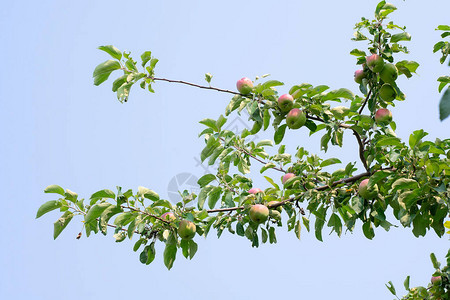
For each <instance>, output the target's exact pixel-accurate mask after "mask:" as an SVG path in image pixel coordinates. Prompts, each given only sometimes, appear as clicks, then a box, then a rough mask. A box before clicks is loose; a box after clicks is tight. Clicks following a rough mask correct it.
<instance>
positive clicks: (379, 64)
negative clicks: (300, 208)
mask: <svg viewBox="0 0 450 300" xmlns="http://www.w3.org/2000/svg"><path fill="white" fill-rule="evenodd" d="M366 65H367V67H369V69H370V70H372V72H375V73H378V72H380V71H381V70H383V66H384V61H383V58H382V57H381V56H379V55H378V54H372V55H371V56H367V57H366Z"/></svg>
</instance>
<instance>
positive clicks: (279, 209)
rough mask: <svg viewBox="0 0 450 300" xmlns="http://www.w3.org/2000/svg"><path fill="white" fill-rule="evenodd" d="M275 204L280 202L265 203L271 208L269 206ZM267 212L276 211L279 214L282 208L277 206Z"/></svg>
mask: <svg viewBox="0 0 450 300" xmlns="http://www.w3.org/2000/svg"><path fill="white" fill-rule="evenodd" d="M277 203H280V202H278V201H270V202H269V203H267V205H268V206H271V205H274V204H277ZM269 210H276V211H279V212H281V211H282V210H283V208H282V207H281V205H280V206H277V207H275V208H269Z"/></svg>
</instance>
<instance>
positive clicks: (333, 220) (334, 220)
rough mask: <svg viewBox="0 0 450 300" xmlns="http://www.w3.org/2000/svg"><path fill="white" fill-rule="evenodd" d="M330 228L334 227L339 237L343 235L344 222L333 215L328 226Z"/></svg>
mask: <svg viewBox="0 0 450 300" xmlns="http://www.w3.org/2000/svg"><path fill="white" fill-rule="evenodd" d="M327 226H328V227H333V230H334V231H335V232H336V234H337V235H338V236H341V234H342V222H341V219H340V218H339V216H338V215H336V214H335V213H333V214H332V215H331V217H330V220H329V221H328V224H327Z"/></svg>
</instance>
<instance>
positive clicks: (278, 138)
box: [273, 124, 287, 145]
mask: <svg viewBox="0 0 450 300" xmlns="http://www.w3.org/2000/svg"><path fill="white" fill-rule="evenodd" d="M286 127H287V125H286V124H283V125H281V126H280V127H278V129H277V131H275V135H274V138H273V139H274V141H275V144H277V145H278V144H279V143H281V141H282V140H283V138H284V133H285V132H286Z"/></svg>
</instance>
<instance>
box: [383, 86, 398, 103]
mask: <svg viewBox="0 0 450 300" xmlns="http://www.w3.org/2000/svg"><path fill="white" fill-rule="evenodd" d="M379 95H380V98H381V99H383V100H384V101H386V102H391V101H392V100H394V99H395V98H396V97H397V92H396V91H395V89H394V88H393V87H392V85H390V84H389V83H385V84H383V85H382V86H381V88H380V91H379Z"/></svg>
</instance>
